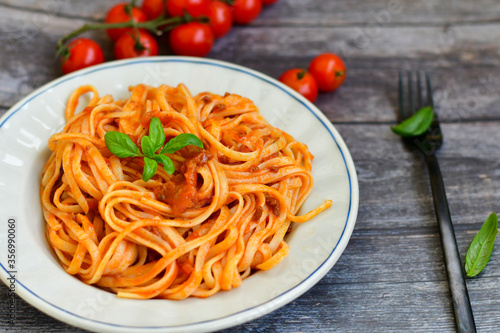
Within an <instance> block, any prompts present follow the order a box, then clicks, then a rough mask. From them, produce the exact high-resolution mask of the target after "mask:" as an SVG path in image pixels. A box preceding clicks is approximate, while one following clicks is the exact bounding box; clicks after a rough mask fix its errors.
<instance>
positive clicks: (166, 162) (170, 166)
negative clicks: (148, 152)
mask: <svg viewBox="0 0 500 333" xmlns="http://www.w3.org/2000/svg"><path fill="white" fill-rule="evenodd" d="M153 158H154V160H155V161H156V162H157V163H161V164H163V169H165V172H166V173H168V174H169V175H171V174H173V173H174V172H175V167H174V163H173V162H172V160H171V159H170V157H168V156H165V155H162V154H159V155H155V156H153Z"/></svg>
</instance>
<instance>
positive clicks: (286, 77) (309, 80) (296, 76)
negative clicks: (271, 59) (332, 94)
mask: <svg viewBox="0 0 500 333" xmlns="http://www.w3.org/2000/svg"><path fill="white" fill-rule="evenodd" d="M279 80H280V81H281V82H283V83H284V84H286V85H287V86H289V87H290V88H292V89H293V90H295V91H297V92H299V93H300V94H301V95H302V96H304V97H305V98H307V99H308V100H310V101H311V102H314V101H315V100H316V97H318V85H317V84H316V81H315V80H314V77H313V76H312V75H311V73H309V72H306V71H305V70H303V69H300V68H293V69H289V70H287V71H286V72H285V73H283V75H281V76H280V78H279Z"/></svg>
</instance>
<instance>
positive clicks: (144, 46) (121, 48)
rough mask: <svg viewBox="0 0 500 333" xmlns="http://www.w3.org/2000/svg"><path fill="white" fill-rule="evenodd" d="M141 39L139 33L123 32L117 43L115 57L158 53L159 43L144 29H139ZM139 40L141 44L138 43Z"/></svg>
mask: <svg viewBox="0 0 500 333" xmlns="http://www.w3.org/2000/svg"><path fill="white" fill-rule="evenodd" d="M138 38H139V40H137V34H135V33H134V34H128V33H127V34H123V35H121V37H120V38H118V40H117V41H116V43H115V49H114V51H115V58H116V59H125V58H136V57H147V56H155V55H158V44H157V43H156V40H155V39H154V38H153V36H151V35H150V34H148V33H147V32H144V31H139V36H138ZM137 42H139V45H137Z"/></svg>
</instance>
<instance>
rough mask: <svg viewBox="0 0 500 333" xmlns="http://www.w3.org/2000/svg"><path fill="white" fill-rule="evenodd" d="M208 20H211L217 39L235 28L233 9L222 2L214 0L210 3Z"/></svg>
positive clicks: (211, 26)
mask: <svg viewBox="0 0 500 333" xmlns="http://www.w3.org/2000/svg"><path fill="white" fill-rule="evenodd" d="M208 18H210V23H209V24H210V28H211V29H212V32H213V33H214V36H215V38H219V37H222V36H224V35H225V34H227V33H228V32H229V30H231V27H232V26H233V13H231V8H230V7H229V6H228V5H226V4H225V3H224V2H222V1H218V0H214V1H212V2H211V3H210V7H209V8H208Z"/></svg>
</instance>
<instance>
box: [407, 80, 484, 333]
mask: <svg viewBox="0 0 500 333" xmlns="http://www.w3.org/2000/svg"><path fill="white" fill-rule="evenodd" d="M415 74H416V89H414V83H415V81H414V79H413V74H412V73H410V72H409V73H407V75H406V76H407V79H406V82H407V84H406V86H407V91H408V93H407V94H405V84H404V83H405V80H404V76H405V75H404V74H403V73H401V72H400V73H399V121H403V120H405V119H407V118H409V117H410V116H411V115H413V114H415V113H416V112H417V111H418V110H419V109H421V108H422V107H426V106H430V107H432V108H434V101H433V98H432V87H431V81H430V77H429V74H428V73H425V90H424V89H423V88H422V79H421V76H422V75H421V73H419V72H416V73H415ZM404 142H405V144H406V145H407V147H408V148H409V149H410V150H413V151H417V152H419V153H420V154H423V155H424V157H425V162H426V165H427V170H428V172H429V178H430V182H431V188H432V196H433V199H434V208H435V212H436V218H437V222H438V226H439V233H440V237H441V245H442V247H443V255H444V260H445V265H446V272H447V276H448V284H449V288H450V294H451V300H452V305H453V311H454V314H455V322H456V325H457V331H458V332H476V326H475V323H474V317H473V314H472V308H471V305H470V300H469V295H468V293H467V287H466V285H465V278H464V273H463V269H462V264H461V260H460V254H459V252H458V247H457V241H456V238H455V232H454V230H453V224H452V221H451V216H450V210H449V208H448V201H447V199H446V192H445V189H444V184H443V178H442V176H441V170H440V168H439V164H438V160H437V158H436V155H435V152H436V150H437V149H438V148H439V147H441V145H442V143H443V135H442V133H441V129H440V126H439V120H438V117H437V115H436V112H435V110H434V119H433V122H432V124H431V126H430V128H429V130H428V131H427V132H425V133H424V134H422V135H420V136H418V137H413V138H405V139H404Z"/></svg>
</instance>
